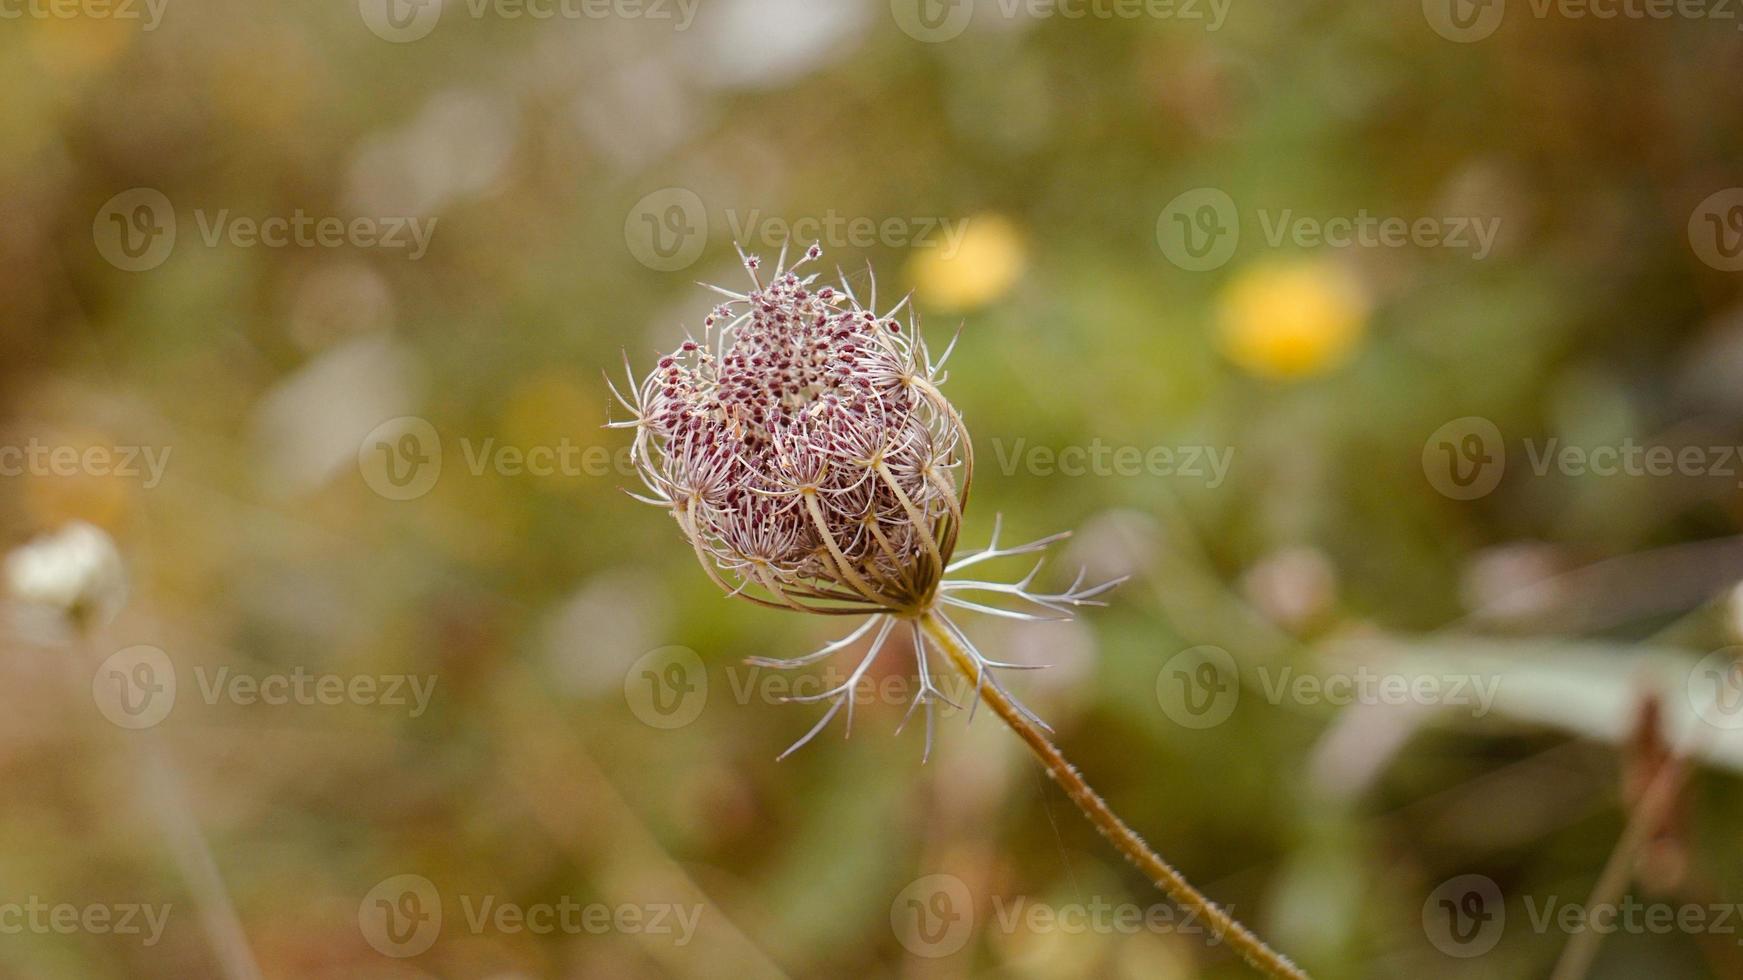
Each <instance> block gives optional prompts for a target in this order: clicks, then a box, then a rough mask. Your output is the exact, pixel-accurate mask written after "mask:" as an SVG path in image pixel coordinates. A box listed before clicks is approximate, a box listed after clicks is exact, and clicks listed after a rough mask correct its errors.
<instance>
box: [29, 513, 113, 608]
mask: <svg viewBox="0 0 1743 980" xmlns="http://www.w3.org/2000/svg"><path fill="white" fill-rule="evenodd" d="M5 581H6V591H7V593H9V594H10V595H11V596H12V597H13V598H15V599H17V600H18V601H20V602H22V603H25V604H27V605H30V606H36V607H45V608H48V609H52V610H55V611H56V612H58V613H59V614H61V615H64V616H66V617H67V618H68V619H70V620H73V621H74V622H77V623H85V622H93V623H104V622H107V621H109V620H110V619H113V618H114V616H115V614H116V613H118V612H120V610H121V605H122V603H124V602H125V601H126V599H127V573H126V570H125V569H124V568H122V565H121V553H120V552H119V551H117V550H116V548H115V542H114V541H113V540H112V539H111V538H110V537H109V535H108V534H106V533H104V531H103V530H102V529H101V528H99V527H96V526H95V525H91V524H86V523H85V522H84V521H73V522H71V523H69V524H67V525H66V526H65V527H62V528H61V529H60V530H58V531H55V532H53V533H52V534H44V535H41V536H39V537H37V538H35V539H33V540H31V541H30V542H29V543H28V544H25V545H23V546H22V547H20V548H18V549H16V550H15V551H13V552H12V553H11V554H9V555H7V556H6V564H5Z"/></svg>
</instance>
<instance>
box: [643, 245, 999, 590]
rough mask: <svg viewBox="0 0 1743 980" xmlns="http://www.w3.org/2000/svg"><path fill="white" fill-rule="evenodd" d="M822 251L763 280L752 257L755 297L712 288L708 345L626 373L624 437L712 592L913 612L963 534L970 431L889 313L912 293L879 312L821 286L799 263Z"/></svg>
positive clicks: (915, 338) (848, 293) (921, 351)
mask: <svg viewBox="0 0 1743 980" xmlns="http://www.w3.org/2000/svg"><path fill="white" fill-rule="evenodd" d="M821 254H822V251H821V249H820V248H818V246H816V245H812V246H811V247H810V248H809V249H807V250H806V252H805V254H804V256H803V257H802V258H801V259H799V261H797V262H795V263H794V264H793V265H792V266H791V267H787V266H786V264H785V254H784V253H783V256H782V259H781V261H779V262H777V263H776V267H775V269H774V270H773V271H772V272H769V273H759V262H758V261H757V259H756V257H754V256H749V257H746V258H745V263H744V264H745V268H746V269H747V270H748V271H749V272H750V274H751V280H752V283H753V288H752V289H751V290H750V291H749V292H746V293H733V292H729V291H726V290H720V292H722V293H723V294H725V295H726V296H727V301H726V302H725V303H723V304H721V305H720V306H718V307H716V308H715V309H714V311H713V312H712V313H710V314H709V315H708V316H707V317H706V318H705V319H704V321H703V336H702V339H701V340H696V339H689V340H686V341H685V342H684V343H683V344H681V345H680V346H679V347H678V349H677V350H675V351H673V352H672V353H671V354H669V355H667V356H665V357H662V358H660V360H659V362H658V363H657V364H656V366H655V367H654V369H653V371H652V372H651V373H650V374H648V375H647V377H646V378H645V379H643V380H642V381H640V382H639V383H636V382H635V381H634V379H633V377H632V379H631V382H632V387H633V394H634V398H633V400H631V399H627V398H625V399H623V401H624V403H625V405H626V406H627V407H629V408H630V410H631V411H632V412H633V413H634V415H635V418H634V419H633V420H631V421H629V422H624V423H618V424H620V425H625V426H632V425H633V426H634V427H635V430H636V440H635V447H634V456H635V460H636V464H637V467H638V469H639V471H640V474H641V476H642V479H643V481H644V482H645V483H646V484H647V487H648V489H649V490H650V491H651V492H652V494H653V497H652V498H651V502H653V503H658V504H660V505H662V506H666V507H668V508H670V510H671V512H672V516H673V517H674V518H675V519H676V520H677V522H678V526H679V527H680V528H682V529H683V531H684V534H685V536H686V537H688V538H689V539H690V542H691V544H692V546H693V547H694V548H695V550H696V553H697V556H698V557H699V558H700V559H701V560H702V562H703V566H704V567H705V568H707V569H708V571H709V574H710V575H712V576H714V577H715V578H716V580H717V581H720V582H721V584H722V585H723V587H725V588H727V589H728V590H730V591H732V592H734V593H736V594H741V595H744V596H746V597H747V598H751V599H752V600H753V601H757V602H764V603H768V604H780V605H784V606H787V607H798V608H804V609H807V610H812V611H830V612H865V611H873V610H881V611H917V610H920V609H924V608H926V607H927V606H928V605H929V604H930V603H931V601H932V598H933V595H934V593H935V591H936V589H937V586H938V583H939V581H940V579H941V578H942V576H943V572H944V566H945V564H946V563H947V562H948V561H949V558H950V554H951V552H952V550H953V549H954V546H955V543H956V536H957V533H958V531H959V530H960V525H961V515H962V506H963V503H964V501H965V500H966V497H967V489H968V484H969V481H970V479H971V477H972V471H973V456H972V450H971V449H970V447H969V441H968V434H967V432H966V431H965V430H964V428H963V426H962V422H961V418H960V416H958V415H957V413H956V412H955V410H954V409H953V408H951V406H950V404H949V402H947V401H946V400H945V399H944V396H943V395H942V394H941V393H940V392H939V390H938V384H939V383H940V382H941V381H942V380H943V379H942V376H941V375H940V373H939V369H940V368H941V366H942V360H943V359H942V358H941V359H940V360H939V362H937V363H934V362H933V361H932V360H931V357H930V355H929V353H928V351H927V347H926V345H925V343H924V341H922V340H921V338H920V336H919V332H918V328H917V325H916V323H915V322H914V320H913V317H912V315H911V314H910V315H909V316H908V318H907V320H906V321H905V322H904V321H903V320H901V319H898V315H899V314H900V313H901V312H902V310H903V309H904V307H905V306H906V300H904V301H903V302H901V303H898V304H897V305H896V307H895V308H894V309H892V310H890V311H889V312H887V313H884V314H878V313H877V312H876V311H875V305H876V295H875V291H874V293H873V295H872V297H871V298H870V304H871V306H870V307H869V308H868V307H867V306H862V305H861V304H860V302H859V301H858V299H857V298H856V297H855V295H854V294H853V291H852V290H851V289H850V288H849V287H848V286H847V285H846V283H845V282H843V284H842V285H841V286H840V287H834V286H829V285H823V286H819V285H817V282H816V280H817V278H818V277H817V275H816V274H815V273H811V274H805V273H803V272H802V269H803V268H804V266H806V265H807V264H808V263H810V262H811V261H814V260H815V259H817V258H818V257H819V256H820V255H821ZM948 355H949V351H946V352H945V356H946V357H947V356H948ZM620 398H622V396H621V395H620ZM722 576H724V578H723V577H722ZM726 579H732V580H734V581H732V582H730V583H729V582H728V581H726ZM764 593H766V594H767V598H764V597H763V594H764Z"/></svg>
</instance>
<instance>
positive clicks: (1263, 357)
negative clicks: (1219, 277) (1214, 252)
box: [1217, 259, 1368, 378]
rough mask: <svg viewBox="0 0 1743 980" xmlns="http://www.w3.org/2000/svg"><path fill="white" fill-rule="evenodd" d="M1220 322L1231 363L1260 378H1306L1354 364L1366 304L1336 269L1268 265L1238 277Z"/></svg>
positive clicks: (1317, 264)
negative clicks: (1350, 362) (1354, 353)
mask: <svg viewBox="0 0 1743 980" xmlns="http://www.w3.org/2000/svg"><path fill="white" fill-rule="evenodd" d="M1217 315H1218V328H1219V330H1220V332H1221V340H1222V347H1223V351H1224V353H1226V354H1227V355H1228V357H1229V359H1230V360H1232V361H1234V362H1235V363H1236V364H1238V365H1240V366H1241V367H1242V368H1244V369H1246V370H1247V371H1249V372H1251V373H1253V374H1256V375H1259V376H1261V377H1267V378H1302V377H1307V376H1309V375H1314V374H1323V373H1325V372H1326V371H1329V370H1331V369H1333V368H1335V367H1337V366H1338V365H1340V364H1342V363H1343V362H1344V361H1345V360H1347V359H1348V358H1349V356H1350V354H1351V353H1352V352H1353V351H1354V350H1355V347H1356V344H1357V343H1358V342H1360V341H1361V339H1362V334H1363V333H1364V332H1366V330H1367V323H1368V299H1367V295H1366V293H1365V291H1364V290H1363V289H1362V285H1361V283H1360V282H1358V281H1356V279H1355V277H1354V276H1352V275H1351V274H1350V273H1349V272H1347V271H1346V270H1345V269H1344V268H1343V267H1342V266H1340V265H1338V264H1337V263H1335V262H1331V261H1327V260H1325V259H1293V260H1287V261H1271V262H1265V263H1261V264H1258V265H1254V266H1251V267H1249V268H1246V269H1243V270H1241V271H1240V272H1239V273H1237V274H1236V275H1235V277H1234V278H1233V279H1231V280H1230V281H1229V283H1228V285H1226V286H1224V287H1223V291H1222V295H1221V296H1220V297H1219V298H1218V310H1217Z"/></svg>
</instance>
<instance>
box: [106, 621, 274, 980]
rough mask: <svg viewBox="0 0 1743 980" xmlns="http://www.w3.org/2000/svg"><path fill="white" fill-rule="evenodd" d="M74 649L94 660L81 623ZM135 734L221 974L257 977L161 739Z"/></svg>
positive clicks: (144, 780) (140, 764)
mask: <svg viewBox="0 0 1743 980" xmlns="http://www.w3.org/2000/svg"><path fill="white" fill-rule="evenodd" d="M77 646H78V649H79V651H80V652H81V654H82V656H83V660H84V662H85V663H87V664H89V665H91V666H92V667H93V668H94V667H95V666H96V665H97V664H98V663H99V662H100V660H99V658H98V656H97V653H96V648H95V646H94V645H93V644H92V641H91V638H90V636H89V635H88V634H87V633H86V632H85V631H84V630H83V629H82V628H81V629H80V630H79V632H78V644H77ZM125 734H127V735H132V736H135V737H134V738H131V739H124V740H123V741H126V742H128V743H129V744H128V745H127V749H128V752H129V755H130V756H131V761H132V762H133V763H134V766H133V768H134V770H135V772H136V773H137V778H138V792H139V793H140V794H141V795H142V796H143V797H144V798H145V800H146V801H147V802H148V804H149V805H150V807H151V809H152V810H153V811H154V813H155V815H156V817H157V821H158V825H159V827H160V828H161V829H162V831H163V834H164V837H165V838H166V839H167V841H168V843H169V846H170V854H171V856H172V858H173V859H174V862H175V867H176V870H178V871H180V872H181V876H182V882H183V883H184V884H185V885H186V886H187V888H188V891H189V893H190V894H192V896H193V898H194V904H195V907H196V908H197V909H199V913H200V919H201V922H202V924H203V925H204V927H205V933H206V938H207V940H208V941H209V942H210V943H211V947H212V955H213V957H215V958H216V959H217V961H218V964H219V967H220V972H221V974H222V975H223V976H224V977H226V978H227V980H260V978H261V976H263V974H262V973H261V972H260V965H259V964H258V963H257V962H256V961H255V958H254V951H253V949H252V948H251V947H250V946H249V944H248V934H247V932H246V931H244V930H243V928H242V919H241V917H240V916H239V915H238V914H237V912H236V904H235V903H234V902H233V901H231V899H230V891H229V889H228V888H226V887H225V885H224V877H223V875H222V873H221V872H219V870H218V862H217V859H216V858H215V857H214V856H213V855H212V847H211V845H210V844H208V843H207V842H206V835H205V833H204V832H203V831H202V830H201V829H200V823H199V820H198V819H196V818H195V816H194V812H193V808H192V807H191V806H190V805H189V803H188V798H187V789H186V788H185V787H184V786H183V785H182V781H181V778H180V775H179V773H178V772H177V771H176V768H175V763H174V762H173V761H172V760H171V759H170V757H169V754H168V752H167V751H166V750H165V749H164V747H163V745H162V743H161V737H160V735H159V733H158V732H157V731H156V730H155V729H146V730H145V731H140V732H129V733H125Z"/></svg>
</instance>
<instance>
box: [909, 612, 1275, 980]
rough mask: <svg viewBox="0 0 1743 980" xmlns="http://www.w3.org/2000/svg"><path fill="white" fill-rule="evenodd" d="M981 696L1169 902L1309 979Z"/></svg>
mask: <svg viewBox="0 0 1743 980" xmlns="http://www.w3.org/2000/svg"><path fill="white" fill-rule="evenodd" d="M920 626H921V628H922V629H924V630H925V631H926V635H927V636H929V637H930V638H931V639H932V642H934V643H936V644H938V646H939V648H940V649H942V650H943V651H944V652H945V654H946V655H947V656H949V658H950V662H951V663H952V664H953V665H954V666H955V667H956V669H957V670H958V671H960V672H961V673H962V675H963V676H964V677H966V678H968V680H969V681H970V682H971V683H972V682H973V681H974V680H975V678H976V677H977V676H979V672H978V671H977V669H976V664H975V662H974V660H973V658H972V657H971V656H970V655H969V653H968V651H966V650H964V649H963V648H962V645H961V644H960V643H958V642H957V641H956V638H955V637H954V636H952V635H951V634H950V631H949V630H948V629H946V628H944V625H943V624H942V623H940V622H939V621H938V619H937V617H936V616H935V615H934V614H933V613H931V612H925V613H922V614H920ZM979 693H980V697H981V698H982V699H983V700H984V701H986V704H987V707H989V708H991V709H992V710H993V712H994V713H995V714H997V715H998V716H999V717H1000V718H1002V719H1004V721H1005V724H1007V725H1009V726H1011V730H1012V731H1014V732H1016V733H1017V737H1018V738H1021V739H1022V740H1023V741H1024V743H1026V744H1027V745H1028V746H1029V749H1030V751H1032V752H1034V753H1035V757H1036V758H1038V759H1040V760H1041V765H1042V766H1043V767H1045V768H1046V770H1047V774H1048V775H1049V776H1052V777H1053V780H1054V782H1057V783H1058V784H1059V786H1060V787H1061V788H1062V789H1064V790H1065V795H1067V796H1069V797H1071V801H1072V802H1073V803H1076V804H1077V807H1078V809H1080V810H1082V811H1083V815H1084V816H1086V817H1088V818H1089V822H1090V823H1092V824H1094V825H1095V829H1096V830H1098V831H1100V832H1101V835H1102V836H1103V837H1106V838H1107V839H1108V840H1109V841H1110V842H1112V844H1113V845H1114V847H1115V848H1116V849H1118V850H1119V852H1120V853H1121V854H1122V855H1124V856H1125V858H1126V860H1128V861H1130V862H1132V864H1133V865H1135V866H1136V867H1137V868H1138V870H1140V871H1142V872H1144V874H1145V875H1147V876H1148V877H1149V878H1150V880H1151V881H1153V882H1155V883H1156V886H1157V887H1158V888H1161V889H1162V890H1163V891H1164V892H1166V893H1167V894H1168V897H1170V898H1172V899H1173V900H1174V901H1176V902H1178V903H1179V904H1180V905H1181V906H1182V907H1184V908H1186V909H1188V910H1190V911H1192V912H1194V913H1196V914H1197V915H1199V916H1200V917H1202V918H1203V920H1204V921H1205V922H1207V923H1209V925H1210V928H1211V929H1212V930H1213V934H1215V935H1220V936H1223V937H1224V938H1225V939H1226V941H1227V942H1228V944H1229V945H1230V946H1233V947H1234V948H1235V950H1236V952H1238V953H1240V954H1241V958H1242V959H1245V960H1246V961H1247V962H1248V963H1250V964H1252V965H1253V967H1254V968H1255V969H1257V970H1259V971H1261V972H1262V973H1265V974H1266V975H1268V976H1273V977H1286V978H1293V980H1307V974H1306V973H1305V972H1304V971H1303V970H1302V969H1301V968H1300V967H1297V966H1296V965H1295V964H1293V963H1291V962H1289V960H1287V959H1285V958H1284V957H1283V956H1282V955H1281V954H1280V953H1278V952H1277V951H1276V950H1273V949H1272V948H1271V947H1269V946H1267V945H1265V943H1264V941H1263V940H1261V939H1260V938H1259V937H1258V936H1255V935H1254V934H1253V933H1252V932H1251V931H1250V930H1248V929H1247V927H1245V926H1243V925H1241V924H1240V923H1239V922H1236V921H1235V920H1234V918H1233V917H1232V916H1230V915H1229V914H1228V913H1227V912H1224V911H1223V910H1222V909H1220V908H1218V907H1217V906H1216V904H1215V903H1214V902H1212V901H1211V900H1210V899H1208V898H1206V897H1205V896H1204V895H1203V894H1202V893H1200V892H1199V890H1198V889H1196V888H1194V887H1192V884H1191V883H1190V882H1188V881H1187V880H1186V878H1185V877H1183V876H1182V875H1181V874H1180V872H1178V871H1176V870H1174V868H1173V866H1171V865H1170V864H1169V863H1168V862H1167V861H1164V860H1162V858H1161V856H1160V855H1158V854H1157V853H1156V852H1155V851H1153V850H1151V849H1150V847H1149V845H1147V844H1145V843H1144V840H1143V838H1141V837H1139V836H1138V835H1137V833H1135V832H1134V831H1133V830H1132V828H1130V827H1128V826H1126V823H1125V821H1123V820H1121V819H1120V818H1119V817H1118V816H1116V815H1115V814H1114V812H1113V811H1112V810H1110V809H1109V808H1108V805H1107V803H1106V802H1105V801H1104V800H1103V799H1102V798H1101V796H1100V795H1099V794H1097V793H1096V791H1095V790H1094V789H1092V788H1091V787H1090V785H1089V783H1087V782H1085V781H1084V779H1083V777H1082V776H1081V775H1079V774H1078V772H1077V770H1076V769H1075V768H1074V767H1073V766H1072V765H1071V763H1070V762H1068V761H1066V758H1065V756H1064V755H1062V754H1061V753H1060V751H1059V749H1058V748H1056V747H1055V746H1054V745H1053V743H1052V741H1050V740H1049V739H1048V738H1047V734H1046V733H1045V732H1043V731H1042V730H1041V729H1040V728H1039V727H1037V726H1036V725H1035V724H1034V723H1033V722H1031V721H1030V720H1029V719H1027V718H1025V717H1024V716H1023V713H1022V712H1021V711H1020V710H1019V709H1018V708H1017V707H1016V705H1014V704H1012V703H1011V699H1010V698H1009V697H1006V696H1005V694H1004V693H1003V692H1002V691H1000V690H999V689H998V688H996V687H994V686H992V685H984V686H982V687H981V690H980V692H979Z"/></svg>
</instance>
